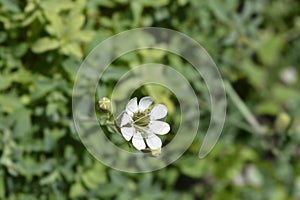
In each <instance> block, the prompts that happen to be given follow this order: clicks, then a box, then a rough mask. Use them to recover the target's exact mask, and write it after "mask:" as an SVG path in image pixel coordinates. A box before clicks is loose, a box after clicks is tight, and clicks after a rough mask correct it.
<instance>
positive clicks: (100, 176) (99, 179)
mask: <svg viewBox="0 0 300 200" xmlns="http://www.w3.org/2000/svg"><path fill="white" fill-rule="evenodd" d="M82 181H83V183H84V184H85V186H86V187H88V188H89V189H95V188H97V187H99V186H100V184H103V183H106V182H107V177H106V173H105V168H104V166H103V165H102V164H100V163H98V162H95V164H94V166H93V168H91V169H90V170H88V171H86V172H85V173H84V174H83V175H82Z"/></svg>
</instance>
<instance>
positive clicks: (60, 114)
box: [0, 0, 300, 200]
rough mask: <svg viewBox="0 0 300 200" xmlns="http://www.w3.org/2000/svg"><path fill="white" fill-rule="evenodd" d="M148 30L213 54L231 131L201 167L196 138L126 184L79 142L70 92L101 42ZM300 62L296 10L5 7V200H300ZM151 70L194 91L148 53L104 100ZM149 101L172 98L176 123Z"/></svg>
mask: <svg viewBox="0 0 300 200" xmlns="http://www.w3.org/2000/svg"><path fill="white" fill-rule="evenodd" d="M146 26H156V27H165V28H170V29H174V30H178V31H180V32H182V33H185V34H187V35H188V36H190V37H192V38H194V39H195V40H197V41H198V42H199V43H200V44H201V45H202V46H203V47H204V48H205V49H206V50H207V51H208V53H209V54H210V55H211V56H212V58H213V59H214V60H215V62H216V64H217V65H218V67H219V70H220V72H221V74H222V76H223V78H224V80H225V81H226V83H227V85H226V87H227V91H228V94H227V95H228V96H227V97H228V111H227V119H226V124H225V127H224V130H223V133H222V135H221V138H220V140H219V142H218V144H217V145H216V146H215V148H214V149H213V151H212V152H211V153H210V154H209V156H208V157H206V158H205V159H204V160H199V159H197V156H196V155H197V152H198V150H199V146H200V144H201V139H200V138H197V139H196V140H195V142H194V143H193V145H191V146H190V148H189V149H188V151H187V152H186V153H185V154H184V156H183V157H181V158H180V159H179V160H178V161H176V162H175V163H173V164H171V165H170V166H168V167H167V168H164V169H162V170H159V171H156V172H153V173H146V174H127V173H121V172H118V171H115V170H113V169H110V168H107V167H106V166H104V165H102V164H101V163H99V162H98V161H96V159H94V158H93V157H92V156H91V155H90V154H89V153H88V152H87V150H86V149H85V147H84V146H83V145H82V143H81V142H80V140H79V138H78V136H77V134H76V131H75V129H74V124H73V121H72V111H71V107H72V102H71V95H72V87H73V83H74V80H75V75H76V71H77V69H78V68H79V66H80V64H81V62H82V60H83V59H84V57H85V56H86V55H87V54H88V53H89V52H90V51H91V50H92V49H93V48H94V47H95V46H96V45H97V44H98V43H99V42H101V41H103V40H104V39H106V38H108V37H109V36H112V35H114V34H117V33H119V32H122V31H125V30H129V29H132V28H136V27H146ZM299 52H300V2H299V1H297V0H252V1H246V0H244V1H242V0H240V1H238V0H226V1H225V0H209V1H204V0H190V1H189V0H151V1H150V0H149V1H147V0H136V1H129V0H24V1H23V0H0V70H1V73H0V199H9V200H14V199H16V200H19V199H21V200H23V199H25V200H27V199H29V200H31V199H39V200H40V199H41V200H43V199H55V200H59V199H143V200H148V199H149V200H152V199H186V200H189V199H222V200H223V199H232V200H234V199H255V200H260V199H261V200H265V199H272V200H289V199H300V115H299V113H300V90H299V89H300V84H299V83H300V81H299V76H300V70H299V67H300V66H299V63H300V56H299ZM149 60H150V61H152V60H155V61H160V60H167V62H166V63H171V64H174V65H176V64H177V65H178V66H181V68H180V69H179V70H180V72H181V73H183V74H184V75H185V76H186V77H187V78H188V80H190V81H191V83H192V84H193V83H195V81H194V82H193V79H194V80H195V79H197V77H195V76H194V73H193V71H192V70H191V68H189V67H184V66H185V65H186V64H185V63H183V62H182V61H181V60H180V59H179V58H177V57H176V56H174V55H166V54H164V53H158V54H157V53H153V52H152V53H151V52H150V51H149V52H147V51H141V52H140V53H138V54H137V55H129V56H125V57H124V58H123V59H122V58H120V60H118V61H116V62H115V63H113V64H112V67H111V69H113V70H111V71H109V72H108V73H107V74H106V75H105V76H104V77H103V79H102V81H103V88H101V90H102V91H101V92H102V94H103V93H104V94H106V95H107V96H109V95H110V93H111V91H112V89H113V86H114V84H115V83H116V81H117V80H118V78H119V76H120V75H121V74H122V73H124V71H126V70H128V69H130V67H132V66H134V65H136V64H139V63H144V62H147V61H149ZM193 87H194V89H195V91H197V92H199V93H201V91H203V90H205V85H201V84H200V85H199V84H198V85H197V84H193ZM152 89H153V88H152ZM156 90H160V89H159V88H158V89H156ZM151 91H152V90H151V89H149V88H148V89H146V90H145V91H142V92H141V93H140V95H141V94H143V95H146V94H149V93H150V95H154V96H155V95H157V96H158V97H156V98H163V99H161V101H162V102H164V103H165V104H167V105H168V107H169V109H170V108H171V109H170V110H169V118H170V120H173V121H176V120H178V118H179V114H178V113H176V105H177V103H174V101H175V100H174V99H173V98H172V96H171V95H158V94H159V93H157V91H156V92H153V91H152V94H151ZM143 92H144V93H143ZM237 95H238V96H237ZM99 98H100V97H99ZM205 100H207V97H206V96H205V95H202V96H201V99H199V102H200V106H201V107H200V109H202V110H201V112H202V113H203V115H202V116H203V118H202V119H201V120H202V121H203V122H202V123H203V124H204V127H205V124H208V123H209V119H210V111H209V107H207V106H206V102H205ZM172 108H173V110H172Z"/></svg>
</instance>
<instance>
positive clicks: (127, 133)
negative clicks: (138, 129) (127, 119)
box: [121, 127, 135, 141]
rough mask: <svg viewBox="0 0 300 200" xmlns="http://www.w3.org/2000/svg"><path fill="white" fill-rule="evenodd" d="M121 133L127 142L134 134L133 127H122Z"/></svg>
mask: <svg viewBox="0 0 300 200" xmlns="http://www.w3.org/2000/svg"><path fill="white" fill-rule="evenodd" d="M121 133H122V135H123V137H124V138H125V140H127V141H129V140H130V139H131V137H132V136H133V134H134V133H135V129H134V128H133V127H122V128H121Z"/></svg>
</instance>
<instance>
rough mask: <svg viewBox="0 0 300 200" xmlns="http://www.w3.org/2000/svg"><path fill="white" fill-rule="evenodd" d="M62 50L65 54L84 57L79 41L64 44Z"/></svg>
mask: <svg viewBox="0 0 300 200" xmlns="http://www.w3.org/2000/svg"><path fill="white" fill-rule="evenodd" d="M61 51H62V53H63V54H65V55H69V56H70V55H74V56H76V57H78V58H81V57H82V50H81V48H80V46H79V44H78V43H68V44H65V45H64V46H62V48H61Z"/></svg>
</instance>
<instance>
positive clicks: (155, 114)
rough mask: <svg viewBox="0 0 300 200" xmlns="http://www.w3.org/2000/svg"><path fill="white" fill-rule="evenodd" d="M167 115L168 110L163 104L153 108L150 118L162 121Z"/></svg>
mask: <svg viewBox="0 0 300 200" xmlns="http://www.w3.org/2000/svg"><path fill="white" fill-rule="evenodd" d="M167 113H168V109H167V107H166V106H164V105H162V104H157V105H156V106H154V108H152V110H151V112H150V118H151V119H154V120H155V119H162V118H164V117H165V116H166V115H167Z"/></svg>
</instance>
